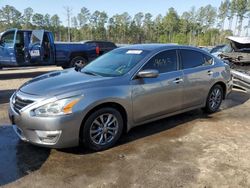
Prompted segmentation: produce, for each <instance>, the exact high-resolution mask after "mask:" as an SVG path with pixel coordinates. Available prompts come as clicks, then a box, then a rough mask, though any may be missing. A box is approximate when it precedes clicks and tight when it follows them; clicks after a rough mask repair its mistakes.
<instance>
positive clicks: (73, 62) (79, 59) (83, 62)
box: [69, 56, 88, 67]
mask: <svg viewBox="0 0 250 188" xmlns="http://www.w3.org/2000/svg"><path fill="white" fill-rule="evenodd" d="M87 63H88V61H87V60H86V59H85V58H84V57H81V56H78V57H74V58H73V59H72V60H71V61H70V64H69V66H70V67H75V66H76V65H78V66H79V67H84V66H85V65H87Z"/></svg>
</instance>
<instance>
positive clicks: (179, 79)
mask: <svg viewBox="0 0 250 188" xmlns="http://www.w3.org/2000/svg"><path fill="white" fill-rule="evenodd" d="M173 82H174V83H175V84H179V83H181V82H183V79H182V78H176V79H175V80H174V81H173Z"/></svg>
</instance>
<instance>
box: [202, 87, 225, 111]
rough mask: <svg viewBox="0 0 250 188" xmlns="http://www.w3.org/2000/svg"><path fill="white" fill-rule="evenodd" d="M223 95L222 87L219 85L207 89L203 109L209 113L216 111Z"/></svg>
mask: <svg viewBox="0 0 250 188" xmlns="http://www.w3.org/2000/svg"><path fill="white" fill-rule="evenodd" d="M223 95H224V92H223V89H222V87H221V86H220V85H214V86H213V87H212V88H211V89H210V91H209V94H208V97H207V100H206V106H205V108H204V111H205V112H207V113H210V114H211V113H215V112H217V111H218V110H219V108H220V105H221V103H222V100H223Z"/></svg>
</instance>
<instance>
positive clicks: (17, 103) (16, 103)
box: [12, 96, 34, 112]
mask: <svg viewBox="0 0 250 188" xmlns="http://www.w3.org/2000/svg"><path fill="white" fill-rule="evenodd" d="M12 101H13V108H14V110H15V111H16V112H19V110H21V109H22V108H24V107H25V106H27V105H29V104H31V103H33V102H34V101H32V100H24V99H21V98H20V97H18V96H14V98H13V100H12Z"/></svg>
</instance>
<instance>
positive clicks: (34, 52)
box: [30, 50, 40, 57]
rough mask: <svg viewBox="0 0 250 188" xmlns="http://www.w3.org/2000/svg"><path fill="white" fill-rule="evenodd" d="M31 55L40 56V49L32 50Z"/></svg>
mask: <svg viewBox="0 0 250 188" xmlns="http://www.w3.org/2000/svg"><path fill="white" fill-rule="evenodd" d="M30 56H31V57H38V56H40V51H39V50H31V51H30Z"/></svg>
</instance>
